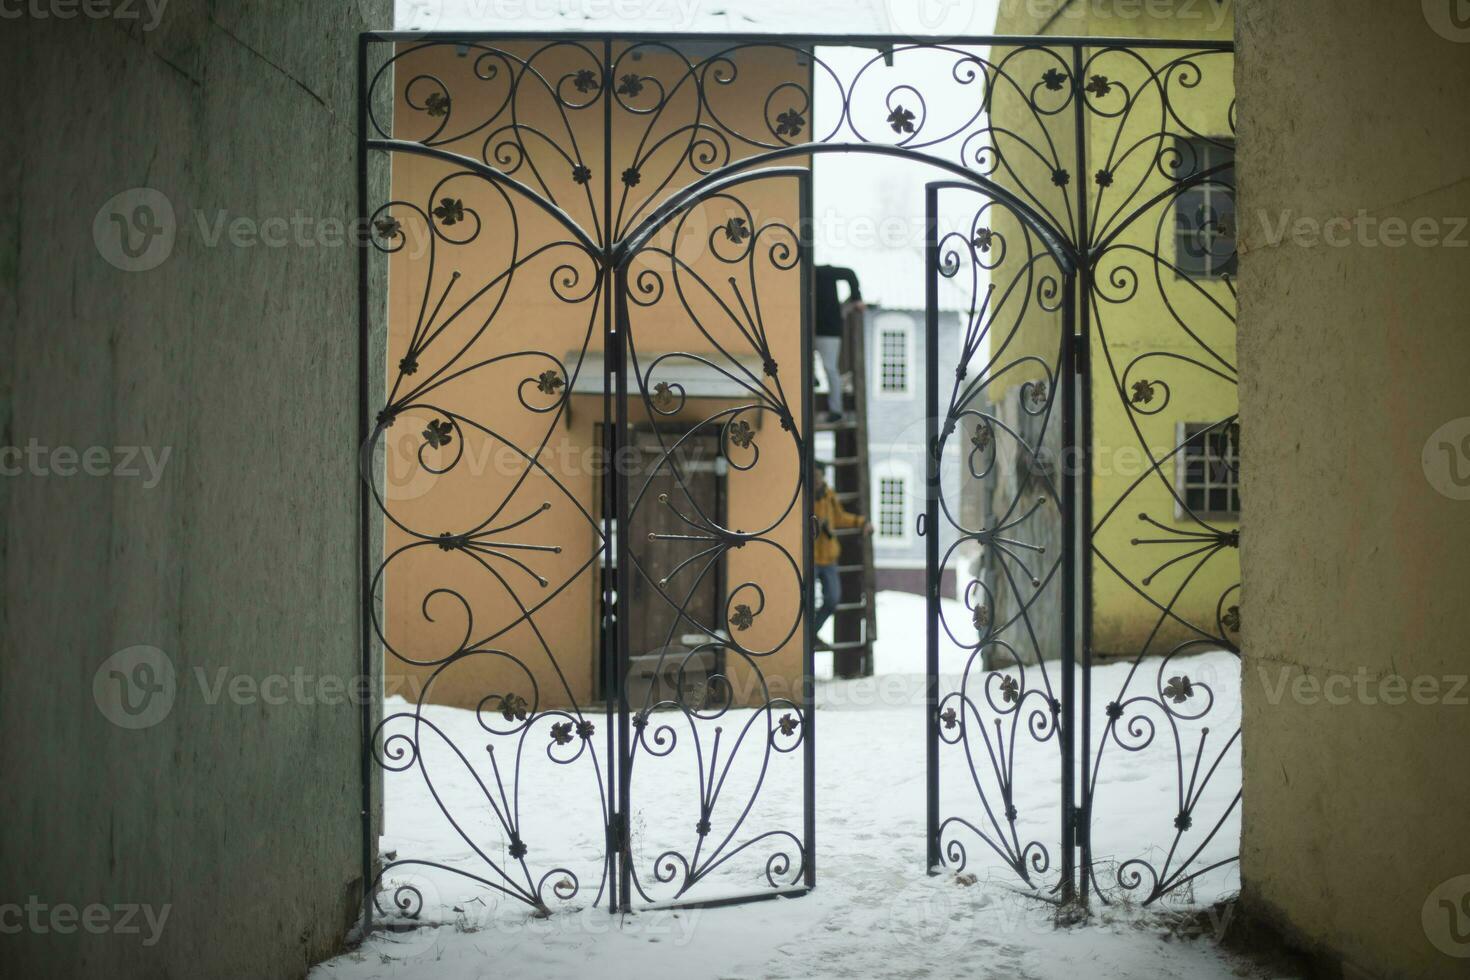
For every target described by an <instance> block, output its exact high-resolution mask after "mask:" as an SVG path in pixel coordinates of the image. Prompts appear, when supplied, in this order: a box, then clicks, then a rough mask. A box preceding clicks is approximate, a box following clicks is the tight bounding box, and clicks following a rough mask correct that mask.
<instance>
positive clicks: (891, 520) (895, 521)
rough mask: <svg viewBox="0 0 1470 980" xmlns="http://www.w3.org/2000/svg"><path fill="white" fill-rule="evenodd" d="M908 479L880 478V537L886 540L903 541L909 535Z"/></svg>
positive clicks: (896, 477) (897, 477)
mask: <svg viewBox="0 0 1470 980" xmlns="http://www.w3.org/2000/svg"><path fill="white" fill-rule="evenodd" d="M908 482H909V481H908V478H907V477H904V476H882V477H879V478H878V536H879V537H880V538H884V539H886V540H890V541H894V540H902V539H903V538H905V537H906V536H907V535H908V527H909V520H908V499H909V493H908Z"/></svg>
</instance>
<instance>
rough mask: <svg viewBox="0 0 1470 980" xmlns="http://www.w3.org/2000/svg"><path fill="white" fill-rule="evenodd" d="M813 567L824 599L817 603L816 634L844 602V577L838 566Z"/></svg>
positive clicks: (813, 629)
mask: <svg viewBox="0 0 1470 980" xmlns="http://www.w3.org/2000/svg"><path fill="white" fill-rule="evenodd" d="M812 567H813V568H815V569H816V572H817V584H818V585H820V586H821V587H822V598H821V601H819V602H818V603H817V611H816V613H815V614H814V625H813V626H812V631H813V632H816V631H817V630H819V629H821V628H822V626H823V624H825V623H826V622H827V619H828V617H830V616H831V615H832V613H833V612H835V611H836V610H837V604H838V603H839V602H841V601H842V576H841V575H839V574H838V573H837V566H836V565H813V566H812Z"/></svg>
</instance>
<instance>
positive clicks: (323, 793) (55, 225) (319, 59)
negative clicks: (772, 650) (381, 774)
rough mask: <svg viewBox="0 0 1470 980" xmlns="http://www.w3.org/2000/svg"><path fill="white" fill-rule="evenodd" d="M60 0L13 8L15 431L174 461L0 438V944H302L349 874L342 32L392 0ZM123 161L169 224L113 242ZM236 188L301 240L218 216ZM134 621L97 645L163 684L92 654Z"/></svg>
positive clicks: (7, 211)
mask: <svg viewBox="0 0 1470 980" xmlns="http://www.w3.org/2000/svg"><path fill="white" fill-rule="evenodd" d="M40 7H41V9H43V10H51V9H53V8H52V7H49V6H47V5H44V4H43V5H40ZM18 9H19V8H18V7H14V6H12V7H10V8H8V10H10V11H11V12H12V13H13V12H14V11H16V10H18ZM26 9H27V10H30V9H32V6H28V7H27V8H26ZM55 9H57V10H60V9H62V8H61V6H60V5H55ZM65 9H66V10H69V11H70V12H72V13H73V15H74V16H73V18H72V19H69V20H59V19H56V18H55V17H50V18H46V19H38V18H36V17H34V16H27V17H25V18H23V19H20V20H7V21H6V22H5V24H4V25H3V27H0V45H3V50H0V65H3V66H4V67H3V69H0V71H3V73H4V79H3V83H0V89H3V91H4V92H5V99H4V102H5V105H6V108H5V112H6V114H7V115H6V119H5V120H4V125H3V130H4V132H5V134H6V141H5V144H6V152H5V153H4V154H3V160H4V162H3V164H0V168H3V170H0V177H3V180H0V216H3V218H0V221H3V225H4V228H5V232H6V233H5V234H4V235H3V236H0V241H3V246H0V255H3V259H0V349H3V354H0V379H3V380H0V392H3V394H4V396H5V397H4V399H3V405H4V415H3V418H0V424H3V437H0V444H3V445H4V446H7V447H20V448H22V449H24V448H26V447H27V446H28V444H30V441H31V440H35V441H36V444H37V445H38V446H44V447H63V446H65V447H75V448H76V449H78V450H81V451H85V450H86V449H87V448H88V447H105V448H106V450H107V454H108V455H106V456H104V455H100V454H98V453H94V454H92V456H91V459H92V464H91V466H92V470H93V472H94V473H95V472H98V471H99V470H101V469H103V468H104V467H105V466H108V465H110V466H118V467H123V468H124V469H129V470H130V469H131V468H132V467H130V466H126V465H125V462H126V461H125V460H124V458H123V455H122V454H121V453H117V454H114V453H113V452H112V450H113V447H143V448H144V449H145V450H147V451H150V452H152V453H153V457H152V458H153V459H154V460H155V461H162V460H163V459H164V457H163V455H162V454H163V453H164V452H165V451H167V452H168V456H167V459H166V463H165V464H164V465H163V467H162V471H161V475H160V476H159V477H158V478H157V479H156V480H155V479H153V478H151V477H150V476H149V471H148V469H147V468H146V467H144V468H143V469H142V475H140V476H128V475H125V474H123V473H117V474H115V475H109V476H97V475H90V476H89V475H70V476H67V475H63V474H65V473H70V472H73V469H74V467H76V466H77V465H78V464H77V462H76V461H75V460H73V459H71V457H69V456H68V455H66V454H62V455H59V456H56V457H50V456H48V457H47V459H46V461H45V463H44V464H38V465H37V466H36V467H35V469H38V470H40V471H41V472H40V473H38V472H33V471H32V468H31V467H30V466H29V463H27V462H23V463H22V465H23V466H24V467H25V468H24V469H23V470H22V472H19V473H14V464H15V462H16V460H15V459H14V457H13V454H12V455H11V456H9V457H7V458H6V459H5V461H4V462H5V463H6V464H7V472H10V473H12V474H13V475H7V476H4V477H3V478H0V507H3V510H0V513H3V518H0V523H3V535H0V576H3V578H4V585H5V599H4V603H3V605H0V621H3V623H4V628H3V629H0V771H3V773H4V778H3V779H0V813H3V814H4V817H3V821H4V830H3V832H0V905H4V906H7V908H6V909H5V910H3V912H0V914H3V916H4V917H3V919H0V925H3V928H4V930H5V931H4V933H3V934H0V973H4V974H5V975H7V976H37V977H39V976H47V977H53V976H54V977H60V976H84V975H85V976H115V977H160V976H189V977H226V976H229V977H242V976H255V977H291V976H300V975H302V974H304V972H305V970H306V967H307V965H308V964H310V963H311V962H313V961H315V960H317V959H320V958H322V957H325V956H326V955H328V954H329V953H331V952H332V951H333V950H335V949H337V948H338V947H339V945H340V942H341V939H342V937H343V934H344V932H345V930H346V929H347V928H348V926H349V925H350V923H351V922H352V920H353V918H354V916H355V914H356V904H357V900H358V893H359V890H360V887H361V883H360V881H358V876H359V868H358V860H359V846H360V838H359V833H358V812H359V806H358V793H359V789H358V763H357V758H358V752H357V747H358V738H359V734H358V713H357V708H356V707H355V706H354V705H353V704H351V703H348V702H347V701H346V700H345V699H344V697H343V695H342V691H341V688H339V687H334V685H335V684H339V683H346V682H348V681H350V680H351V678H352V676H353V675H354V674H355V673H356V670H357V659H358V652H357V628H356V626H357V604H356V594H355V561H356V558H355V553H356V547H355V542H356V527H357V525H356V519H355V503H356V493H357V491H356V483H355V474H354V463H355V459H354V455H355V454H354V446H355V443H356V438H357V437H356V395H355V385H356V382H355V379H356V356H357V355H356V310H355V295H356V294H355V285H356V280H355V273H354V270H355V268H356V256H355V251H354V249H352V248H351V247H348V246H346V245H343V244H336V245H335V246H334V245H333V244H332V238H331V234H330V227H331V226H329V225H323V224H322V222H324V221H328V220H331V221H337V222H345V221H347V220H349V219H350V217H351V216H352V214H353V212H354V211H355V207H356V204H355V196H354V187H355V177H354V174H355V164H354V157H355V147H354V133H355V111H354V109H355V37H354V35H355V32H356V31H357V30H359V29H360V28H361V27H363V26H364V25H363V17H364V16H365V15H369V16H371V18H372V20H373V21H375V22H376V24H378V25H381V24H384V23H386V22H387V21H388V20H389V18H390V16H391V14H390V10H389V4H388V2H387V0H361V2H359V3H339V4H330V5H326V4H322V5H316V4H297V3H290V2H286V0H277V2H269V3H260V4H251V5H248V6H244V5H241V6H238V7H237V6H236V5H231V4H204V3H192V2H186V0H174V2H172V3H168V4H167V5H166V6H165V7H164V9H163V10H162V13H161V17H160V19H159V20H158V21H157V23H156V26H154V25H153V24H152V21H153V17H152V15H151V14H150V13H149V10H148V8H147V7H146V6H145V5H142V4H138V5H128V6H127V9H129V10H132V11H136V12H138V13H139V14H140V19H136V20H133V19H119V18H117V17H114V18H111V19H103V20H95V19H88V18H87V17H86V16H83V15H81V14H80V13H79V12H78V8H77V7H76V6H75V5H72V6H69V7H67V8H65ZM12 13H7V17H10V16H11V15H12ZM149 26H152V27H153V29H145V27H149ZM138 187H146V188H151V189H153V190H154V191H156V192H157V193H158V194H160V195H162V197H163V198H166V199H167V200H168V202H170V204H171V207H172V209H173V212H174V219H175V223H176V238H175V240H174V242H173V246H172V251H171V254H168V255H167V258H166V259H165V260H164V261H163V262H162V263H161V264H160V265H158V266H157V267H156V268H153V269H151V270H149V271H126V270H125V269H123V268H119V267H117V266H116V265H114V264H112V262H110V261H108V259H107V257H106V254H110V255H111V257H112V259H114V260H117V261H118V262H119V263H120V264H121V265H123V266H135V265H137V264H138V263H137V262H132V261H131V260H128V259H127V258H126V256H124V255H123V254H122V253H121V251H120V249H119V242H120V238H119V237H118V235H117V229H116V228H115V227H113V226H112V225H111V219H110V218H109V216H108V213H110V212H111V211H112V210H115V211H117V213H119V214H121V215H122V216H123V217H124V219H131V218H132V217H133V216H134V215H135V214H136V213H137V212H135V210H134V208H135V206H136V205H137V204H138V203H139V202H140V201H141V200H142V199H141V198H138V197H135V198H133V199H128V200H124V201H123V202H122V203H121V204H119V205H117V206H115V207H114V208H112V209H109V212H108V213H104V214H103V215H102V216H101V228H100V235H99V240H100V241H101V242H102V243H103V244H102V247H100V248H99V246H98V244H97V243H96V242H94V237H93V222H94V217H95V216H97V214H98V211H99V208H102V206H103V205H104V202H107V201H108V200H109V198H111V197H112V196H113V195H115V194H118V193H119V192H122V191H125V190H128V189H130V188H138ZM154 203H155V204H156V203H157V198H155V199H154ZM221 213H223V214H224V216H225V218H226V220H227V221H228V220H233V219H234V218H236V217H244V218H246V219H249V220H250V221H251V222H254V223H260V222H264V221H266V220H267V219H271V218H276V219H284V220H285V221H286V222H287V224H286V225H285V226H284V234H285V236H286V237H285V243H284V244H280V245H278V246H271V245H267V244H264V243H263V242H262V241H259V240H257V241H256V242H255V244H253V245H250V246H244V247H239V246H235V245H232V244H231V243H230V241H229V237H228V233H226V235H225V237H224V238H222V239H220V240H218V241H216V242H215V243H214V245H213V246H211V245H210V241H209V239H210V233H211V232H212V230H213V229H214V227H215V222H216V221H217V220H218V219H219V217H220V215H221ZM201 214H202V215H203V220H204V222H205V225H204V227H201V226H200V224H199V216H200V215H201ZM298 214H299V215H303V216H305V222H304V223H301V222H299V223H298V227H300V228H302V229H303V230H302V231H299V232H298V231H296V230H293V229H292V228H291V227H290V224H289V223H290V222H291V221H292V219H293V218H294V216H296V215H298ZM154 218H155V220H157V221H159V222H160V223H162V224H165V225H166V224H167V222H166V220H165V215H164V214H163V213H162V212H161V211H159V210H157V209H156V210H155V213H154ZM258 227H260V229H261V230H262V231H264V232H266V233H267V234H270V235H272V236H274V235H275V234H276V233H277V232H278V231H282V228H283V226H282V225H280V224H279V223H278V224H275V225H272V226H269V227H266V226H263V225H259V226H258ZM338 227H339V228H340V226H338ZM319 231H320V232H323V233H325V234H326V235H327V238H325V239H321V240H317V239H315V237H314V236H315V235H316V234H317V232H319ZM273 240H276V241H280V239H273ZM142 241H143V239H142V238H141V236H137V235H135V236H134V243H135V244H138V243H141V242H142ZM335 241H337V242H338V243H340V242H341V241H342V237H341V236H340V235H338V236H337V237H336V239H335ZM109 242H111V244H108V243H109ZM154 242H155V245H156V246H157V247H159V248H162V247H163V245H164V243H166V236H165V237H162V238H155V239H154ZM152 255H153V253H151V252H148V251H145V252H144V253H143V255H142V256H141V257H140V259H139V260H138V261H139V262H142V263H144V264H146V261H147V260H148V259H149V258H150V256H152ZM82 459H83V460H86V459H87V457H86V456H83V457H82ZM104 460H107V461H108V462H106V463H104ZM42 473H44V474H45V475H42ZM138 645H146V646H149V647H153V648H156V649H157V650H158V651H161V652H160V653H151V652H148V653H143V654H138V655H137V656H141V657H143V658H144V659H143V660H142V661H139V662H135V663H133V664H127V663H119V662H118V661H110V663H109V664H108V666H109V668H120V669H121V670H122V674H123V677H124V678H129V679H132V678H136V679H138V680H146V679H147V678H146V675H141V674H134V673H133V670H134V669H135V668H136V667H137V666H138V663H142V664H143V665H145V666H150V667H152V668H153V669H154V674H153V677H154V678H155V681H154V683H158V682H159V681H161V680H162V678H163V676H164V672H166V669H167V665H172V668H173V670H174V680H175V684H174V693H173V697H172V699H171V702H170V700H169V698H168V687H167V685H164V688H163V690H161V691H158V692H156V693H154V694H153V695H152V697H151V700H150V699H148V695H147V694H146V693H145V690H144V688H142V687H138V688H133V689H129V693H130V694H131V696H132V699H131V700H130V701H129V702H128V703H129V704H130V705H131V706H132V707H134V708H138V707H142V709H143V712H144V713H143V714H142V715H138V716H133V715H129V714H127V712H126V711H124V710H122V705H123V702H122V701H121V700H119V698H118V697H117V695H118V694H119V692H121V691H123V689H122V688H118V687H115V686H114V680H115V679H114V678H113V677H112V676H111V675H110V674H109V673H106V672H104V673H103V674H102V675H101V676H100V678H98V676H97V675H98V672H99V669H101V668H103V667H104V662H108V661H109V658H110V657H112V655H113V654H114V653H115V652H116V651H121V650H124V649H127V648H132V647H135V646H138ZM129 656H133V655H132V654H130V655H129ZM149 658H151V659H149ZM298 673H299V674H300V675H303V676H304V680H303V681H302V682H301V684H300V687H298V686H297V682H296V681H295V680H293V678H294V677H295V676H297V675H298ZM237 677H243V678H244V680H243V681H236V680H234V679H235V678H237ZM271 677H280V678H283V679H284V680H285V687H284V688H282V686H281V685H282V683H283V682H282V681H271V680H269V678H271ZM321 678H329V680H327V681H325V682H324V683H319V679H321ZM94 679H97V690H96V696H95V697H94ZM221 682H223V683H224V684H225V687H224V688H223V689H218V688H217V687H216V685H217V684H219V683H221ZM231 685H233V690H234V694H233V695H232V693H231ZM258 685H264V686H258ZM283 692H284V696H282V695H283ZM165 709H166V710H165ZM151 715H159V716H161V717H159V718H157V719H156V723H154V724H151V725H149V726H147V727H141V728H136V729H129V728H125V727H122V726H120V725H118V724H115V723H113V722H112V721H110V720H109V718H115V719H119V720H122V721H125V722H138V721H148V720H155V719H153V718H151V717H150V716H151ZM15 905H19V906H22V908H21V909H20V910H19V911H18V912H17V911H15V910H13V906H15ZM129 905H143V906H147V907H148V908H149V909H150V910H151V913H152V916H153V919H152V922H153V923H154V924H156V923H157V922H158V920H159V919H162V929H161V932H160V933H158V934H157V935H154V929H153V926H152V925H151V924H150V921H149V919H148V916H147V915H145V914H143V913H141V912H134V913H127V912H125V911H124V910H123V909H122V907H124V906H129ZM25 906H30V908H25ZM68 906H72V907H75V908H76V909H77V910H82V909H85V908H86V907H88V906H98V907H99V908H100V907H106V910H105V912H104V911H96V910H93V911H88V912H86V913H85V914H86V915H87V916H88V919H87V920H86V921H87V922H88V923H89V925H90V926H92V927H95V926H102V927H103V930H102V931H101V932H94V931H89V928H83V927H78V926H76V925H75V924H74V920H73V919H71V918H70V916H69V913H68V912H67V911H66V908H67V907H68ZM125 915H126V916H128V918H129V919H130V921H128V922H123V921H122V919H123V917H124V916H125ZM165 915H166V916H167V917H166V918H163V916H165ZM17 924H19V925H20V929H19V930H18V931H16V929H15V928H14V927H15V926H16V925H17ZM109 924H110V925H109ZM120 926H125V927H128V928H134V929H140V930H141V931H140V932H129V931H126V929H125V928H119V927H120ZM150 940H153V941H152V942H151V943H150Z"/></svg>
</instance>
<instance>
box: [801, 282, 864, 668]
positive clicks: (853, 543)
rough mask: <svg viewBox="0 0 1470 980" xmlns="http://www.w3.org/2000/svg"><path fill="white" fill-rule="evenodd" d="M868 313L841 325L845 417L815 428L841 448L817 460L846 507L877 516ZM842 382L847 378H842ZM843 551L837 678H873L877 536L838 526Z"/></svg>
mask: <svg viewBox="0 0 1470 980" xmlns="http://www.w3.org/2000/svg"><path fill="white" fill-rule="evenodd" d="M863 316H864V314H863V313H862V311H860V310H854V311H852V312H850V313H849V314H848V315H847V317H846V319H845V320H844V322H843V324H842V368H841V373H842V375H843V376H844V377H848V378H851V379H852V383H851V384H850V385H848V384H844V385H843V395H842V404H843V416H842V420H841V421H839V422H820V421H819V422H817V423H816V431H818V432H831V433H833V436H834V439H833V441H834V443H835V448H836V451H835V453H834V455H833V458H831V459H825V460H818V461H817V462H818V464H819V465H822V464H825V465H828V466H830V467H831V468H832V481H831V482H832V489H833V490H834V491H836V493H837V499H838V500H840V501H841V502H842V506H844V507H846V508H847V509H848V510H850V511H853V512H855V513H859V514H862V515H863V516H865V517H867V518H868V519H869V520H872V519H873V509H872V506H871V505H872V500H871V499H870V498H871V490H870V487H871V483H870V482H869V479H868V393H867V376H868V370H867V351H866V349H865V346H864V331H863ZM837 383H838V384H842V380H841V379H838V380H837ZM832 533H833V536H834V537H836V538H837V542H838V545H839V546H840V547H841V549H842V551H841V553H840V555H839V557H838V559H837V570H838V573H839V574H841V576H842V597H843V601H842V602H841V603H840V604H839V605H838V606H837V609H836V611H835V612H834V613H833V614H832V641H833V642H832V650H833V653H832V669H833V673H834V674H835V675H836V676H838V677H871V676H872V674H873V641H874V640H876V639H877V638H878V619H877V610H876V609H875V608H874V592H873V585H874V575H873V539H872V537H870V536H869V535H866V534H864V533H863V530H862V528H859V527H854V528H837V529H835V530H834V531H833V532H832Z"/></svg>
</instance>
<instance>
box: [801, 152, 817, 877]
mask: <svg viewBox="0 0 1470 980" xmlns="http://www.w3.org/2000/svg"><path fill="white" fill-rule="evenodd" d="M812 163H813V160H812V158H810V157H808V158H807V166H808V167H810V166H811V165H812ZM799 183H800V188H799V190H800V197H801V203H800V215H799V223H798V225H797V228H798V229H799V234H798V235H797V247H798V248H799V249H800V250H801V251H800V257H801V429H800V430H799V431H800V432H801V500H802V506H801V516H802V521H801V539H802V547H801V576H802V581H803V583H805V588H804V589H803V592H804V593H805V594H804V595H803V596H802V610H803V613H802V619H803V620H804V626H803V629H802V654H801V712H802V717H803V718H805V719H806V732H805V733H804V737H805V742H804V743H803V745H802V767H803V772H802V806H803V807H804V810H803V813H802V831H803V834H804V836H805V838H806V841H805V844H804V845H803V850H804V851H805V852H806V853H805V855H804V861H803V868H804V870H805V874H804V877H805V879H806V886H807V887H808V888H812V887H815V885H816V883H817V782H816V780H817V741H816V735H817V713H816V699H815V694H816V691H815V687H816V674H817V670H816V653H815V650H816V639H817V631H816V629H815V628H814V627H815V625H816V623H815V622H814V621H813V619H812V611H813V610H814V609H816V588H815V583H814V582H813V581H812V576H813V574H815V573H814V572H813V555H812V546H813V541H812V533H811V531H812V526H811V525H812V503H813V500H812V480H813V478H814V474H815V460H816V453H815V440H816V426H815V424H814V423H815V421H816V415H815V414H814V412H815V409H816V400H815V398H813V396H812V315H813V314H812V306H813V297H812V251H813V247H814V242H813V241H812V236H813V234H814V232H813V225H812V172H811V170H807V172H806V173H805V174H804V175H803V176H802V177H800V178H799Z"/></svg>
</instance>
